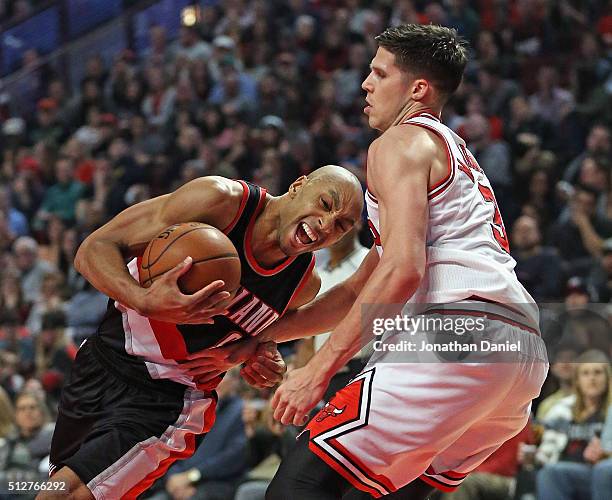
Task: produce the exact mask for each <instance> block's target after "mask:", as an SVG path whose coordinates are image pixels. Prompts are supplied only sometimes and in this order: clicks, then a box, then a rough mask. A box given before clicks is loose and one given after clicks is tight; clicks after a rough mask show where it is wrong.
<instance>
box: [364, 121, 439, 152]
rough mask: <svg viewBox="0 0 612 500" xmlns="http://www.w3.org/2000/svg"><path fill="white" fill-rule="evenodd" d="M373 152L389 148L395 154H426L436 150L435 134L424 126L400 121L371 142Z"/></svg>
mask: <svg viewBox="0 0 612 500" xmlns="http://www.w3.org/2000/svg"><path fill="white" fill-rule="evenodd" d="M370 150H371V151H372V152H373V153H375V154H376V153H380V152H382V151H387V150H391V151H394V152H395V153H396V154H410V155H414V154H415V153H419V152H420V153H421V154H428V153H431V152H433V151H435V150H436V141H435V134H434V133H433V132H431V131H429V130H427V129H426V128H424V127H419V126H418V125H413V124H411V123H401V124H399V125H394V126H393V127H390V128H389V129H387V130H386V131H385V132H383V133H382V134H381V136H380V137H378V138H377V139H376V140H375V141H373V142H372V145H371V146H370Z"/></svg>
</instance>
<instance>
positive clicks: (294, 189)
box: [289, 175, 308, 199]
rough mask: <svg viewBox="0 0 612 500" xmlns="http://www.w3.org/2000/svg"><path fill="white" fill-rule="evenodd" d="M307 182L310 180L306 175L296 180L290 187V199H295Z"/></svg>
mask: <svg viewBox="0 0 612 500" xmlns="http://www.w3.org/2000/svg"><path fill="white" fill-rule="evenodd" d="M307 180H308V179H307V177H306V176H305V175H302V176H301V177H298V178H297V179H296V180H294V181H293V182H292V183H291V186H289V197H291V198H292V199H293V198H295V197H296V196H297V194H298V192H299V191H300V189H302V187H303V186H304V184H305V183H306V181H307Z"/></svg>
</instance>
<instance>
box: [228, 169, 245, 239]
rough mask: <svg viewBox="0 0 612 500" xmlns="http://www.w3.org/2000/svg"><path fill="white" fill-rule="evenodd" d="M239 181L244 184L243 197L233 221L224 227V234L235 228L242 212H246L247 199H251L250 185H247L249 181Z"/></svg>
mask: <svg viewBox="0 0 612 500" xmlns="http://www.w3.org/2000/svg"><path fill="white" fill-rule="evenodd" d="M238 182H239V183H240V185H241V186H242V199H241V200H240V207H239V208H238V212H236V215H235V216H234V219H233V220H232V222H230V223H229V225H228V226H227V227H226V228H225V229H223V231H222V232H223V233H224V234H228V233H229V232H230V231H231V230H232V229H234V226H235V225H236V223H237V222H238V221H239V220H240V217H241V216H242V212H244V207H245V206H246V203H247V200H248V199H249V186H247V183H246V182H244V181H238Z"/></svg>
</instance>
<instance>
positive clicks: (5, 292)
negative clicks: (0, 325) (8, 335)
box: [0, 269, 28, 322]
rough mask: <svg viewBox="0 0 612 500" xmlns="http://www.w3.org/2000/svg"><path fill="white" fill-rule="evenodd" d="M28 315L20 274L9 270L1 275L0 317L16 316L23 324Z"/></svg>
mask: <svg viewBox="0 0 612 500" xmlns="http://www.w3.org/2000/svg"><path fill="white" fill-rule="evenodd" d="M27 314H28V304H26V302H25V300H24V298H23V293H22V289H21V283H20V278H19V273H18V272H16V271H15V270H11V269H7V270H5V271H4V272H3V273H2V274H1V275H0V316H4V317H8V316H14V317H16V318H17V319H18V321H19V322H23V321H24V320H25V318H26V317H27Z"/></svg>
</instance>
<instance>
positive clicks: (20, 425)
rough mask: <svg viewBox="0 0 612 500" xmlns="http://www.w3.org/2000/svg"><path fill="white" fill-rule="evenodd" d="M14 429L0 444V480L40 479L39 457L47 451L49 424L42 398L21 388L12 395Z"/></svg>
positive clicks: (49, 442)
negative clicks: (16, 393) (19, 392)
mask: <svg viewBox="0 0 612 500" xmlns="http://www.w3.org/2000/svg"><path fill="white" fill-rule="evenodd" d="M15 424H16V427H15V431H14V432H12V433H10V434H9V435H8V436H7V437H6V438H5V439H4V443H3V444H1V445H0V482H1V483H3V484H6V481H41V482H42V481H44V480H45V479H46V478H47V476H48V473H47V472H46V471H45V470H44V469H45V467H44V466H45V463H44V462H43V460H45V458H46V457H47V456H48V455H49V449H50V448H51V437H52V435H53V424H52V423H50V422H49V412H48V410H47V407H46V406H45V402H44V401H43V400H42V399H40V398H39V397H38V395H36V394H35V393H30V392H22V393H21V394H19V395H18V396H17V398H16V399H15Z"/></svg>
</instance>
